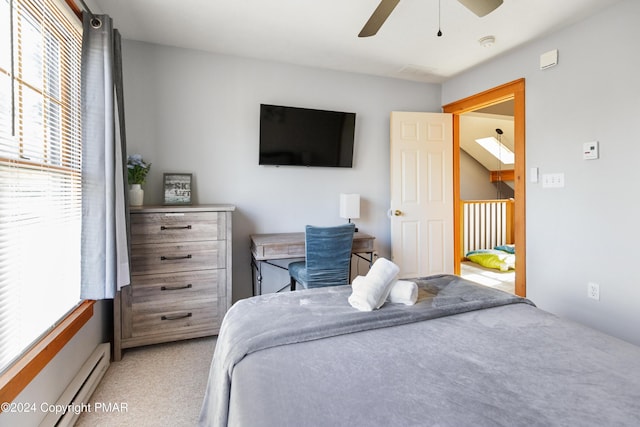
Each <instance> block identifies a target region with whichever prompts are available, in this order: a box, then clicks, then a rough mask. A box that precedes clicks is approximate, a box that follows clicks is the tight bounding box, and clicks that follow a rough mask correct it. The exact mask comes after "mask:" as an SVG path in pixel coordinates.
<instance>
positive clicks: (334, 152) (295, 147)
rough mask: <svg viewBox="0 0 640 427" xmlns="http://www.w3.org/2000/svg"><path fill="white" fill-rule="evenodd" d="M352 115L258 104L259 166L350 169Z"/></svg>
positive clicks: (353, 114) (352, 136)
mask: <svg viewBox="0 0 640 427" xmlns="http://www.w3.org/2000/svg"><path fill="white" fill-rule="evenodd" d="M355 124H356V115H355V113H345V112H339V111H325V110H314V109H310V108H297V107H285V106H280V105H268V104H260V160H259V163H260V164H261V165H281V166H286V165H290V166H325V167H342V168H350V167H351V166H352V162H353V138H354V131H355Z"/></svg>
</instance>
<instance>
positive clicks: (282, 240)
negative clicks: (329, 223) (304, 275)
mask: <svg viewBox="0 0 640 427" xmlns="http://www.w3.org/2000/svg"><path fill="white" fill-rule="evenodd" d="M250 237H251V277H252V283H253V295H260V294H261V293H262V263H267V264H269V265H272V266H274V267H278V268H282V269H285V267H282V266H280V265H278V264H274V263H270V262H269V261H272V260H276V259H287V258H304V257H305V234H304V232H302V233H274V234H252V235H251V236H250ZM374 240H375V237H373V236H370V235H369V234H366V233H361V232H359V231H358V232H355V233H354V234H353V246H352V248H351V253H352V254H354V255H356V256H357V257H359V258H362V259H364V260H366V261H369V267H371V264H373V241H374ZM362 254H366V255H367V257H364V256H363V255H362ZM256 272H257V273H258V274H257V276H255V273H256Z"/></svg>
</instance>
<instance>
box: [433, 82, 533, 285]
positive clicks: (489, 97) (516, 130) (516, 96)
mask: <svg viewBox="0 0 640 427" xmlns="http://www.w3.org/2000/svg"><path fill="white" fill-rule="evenodd" d="M524 95H525V90H524V79H520V80H516V81H514V82H511V83H507V84H505V85H502V86H499V87H496V88H493V89H490V90H488V91H485V92H482V93H479V94H477V95H473V96H471V97H468V98H465V99H462V100H460V101H456V102H453V103H451V104H448V105H445V106H444V107H443V111H444V112H445V113H451V114H453V152H454V154H453V157H454V158H453V162H454V178H453V186H454V271H455V273H456V274H460V273H461V268H462V260H463V259H464V257H465V255H466V254H465V247H464V240H463V222H462V218H463V208H464V207H463V202H462V199H461V178H460V162H461V156H463V155H464V152H463V151H462V149H461V130H462V126H463V124H462V123H463V121H464V120H465V118H463V115H465V114H468V113H471V112H475V113H477V112H478V111H480V112H481V114H483V113H484V114H486V113H487V112H488V111H489V112H491V111H492V110H494V109H495V108H499V107H505V106H506V107H507V108H509V109H511V110H512V111H513V125H512V126H513V131H512V132H513V136H512V141H511V142H512V145H513V152H514V154H515V159H514V163H513V169H511V170H512V172H506V168H504V171H503V170H498V171H497V174H496V175H497V180H498V181H512V183H511V185H510V186H509V185H507V187H509V188H511V189H512V191H513V206H512V209H513V225H512V228H513V229H512V230H511V231H510V232H511V233H512V237H511V239H512V241H513V245H514V246H513V247H514V248H517V249H516V250H515V252H516V257H517V262H516V263H515V286H514V288H513V291H514V292H515V294H517V295H520V296H526V230H525V177H526V169H525V109H524ZM497 129H500V130H501V131H503V129H501V128H499V127H497V126H496V128H495V129H494V130H497ZM495 136H496V138H495V139H497V140H499V138H501V136H502V134H500V133H499V132H497V131H496V134H495ZM502 164H504V162H503V163H502ZM498 184H499V187H498V188H500V190H499V191H504V192H505V193H508V192H509V188H507V187H504V185H505V184H506V183H504V182H499V183H498Z"/></svg>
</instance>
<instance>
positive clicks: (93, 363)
mask: <svg viewBox="0 0 640 427" xmlns="http://www.w3.org/2000/svg"><path fill="white" fill-rule="evenodd" d="M110 357H111V345H110V344H109V343H103V344H98V346H97V347H96V349H95V350H94V351H93V353H92V354H91V356H89V358H88V359H87V361H86V362H85V363H84V365H82V367H81V368H80V370H79V371H78V373H77V374H76V376H75V377H74V379H73V381H71V383H70V384H69V386H68V387H67V388H66V389H65V391H64V393H62V395H61V396H60V399H58V401H57V402H56V407H60V408H68V410H67V411H65V412H64V413H59V414H56V413H55V411H53V412H50V413H49V414H48V415H47V417H46V418H45V419H44V420H43V421H42V423H41V424H40V426H41V427H45V426H46V427H49V426H56V427H67V426H69V427H70V426H73V425H74V424H75V423H76V421H77V420H78V417H79V416H80V413H81V412H82V411H80V410H74V409H76V408H81V407H82V406H81V405H83V404H87V403H88V402H89V399H90V398H91V395H92V394H93V392H94V391H95V389H96V387H98V384H99V383H100V380H101V379H102V377H103V376H104V374H105V372H106V371H107V369H108V368H109V362H110Z"/></svg>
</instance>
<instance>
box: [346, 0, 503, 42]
mask: <svg viewBox="0 0 640 427" xmlns="http://www.w3.org/2000/svg"><path fill="white" fill-rule="evenodd" d="M458 2H459V3H461V4H462V5H463V6H464V7H466V8H467V9H469V10H470V11H471V12H473V13H475V14H476V15H478V16H480V17H482V16H485V15H488V14H489V13H491V12H493V11H494V10H496V9H497V8H498V6H500V5H501V4H502V0H458ZM398 3H400V0H381V1H380V4H379V5H378V7H376V10H374V11H373V14H372V15H371V17H370V18H369V20H368V21H367V23H366V24H364V27H362V30H361V31H360V34H358V37H371V36H373V35H375V34H376V33H377V32H378V30H379V29H380V27H382V24H384V21H386V20H387V18H388V17H389V15H391V12H393V9H395V7H396V6H397V5H398Z"/></svg>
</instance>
